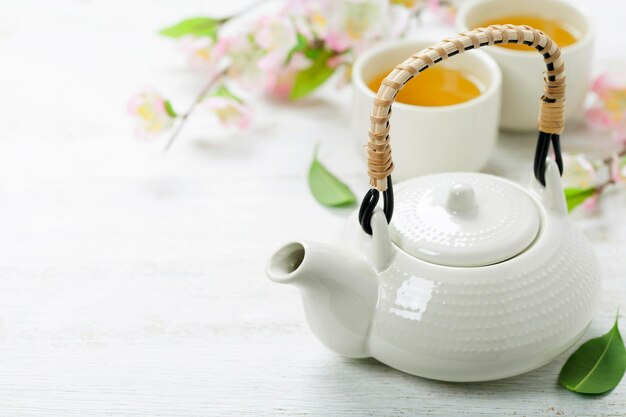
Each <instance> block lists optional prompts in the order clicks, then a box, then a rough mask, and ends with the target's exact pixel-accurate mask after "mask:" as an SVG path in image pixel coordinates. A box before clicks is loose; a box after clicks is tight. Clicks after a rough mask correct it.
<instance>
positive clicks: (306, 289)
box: [267, 241, 378, 358]
mask: <svg viewBox="0 0 626 417" xmlns="http://www.w3.org/2000/svg"><path fill="white" fill-rule="evenodd" d="M267 275H268V277H269V278H270V279H271V280H272V281H274V282H277V283H281V284H293V285H294V286H296V287H297V288H298V289H299V290H300V292H301V294H302V300H303V303H304V310H305V314H306V318H307V321H308V323H309V326H310V327H311V330H313V333H315V335H316V336H317V338H318V339H319V340H320V341H321V342H322V343H323V344H324V345H326V347H328V348H329V349H331V350H333V351H335V352H337V353H339V354H341V355H344V356H348V357H352V358H364V357H368V356H369V352H368V346H367V345H368V343H367V339H368V336H369V329H370V323H371V320H372V318H373V314H374V311H375V307H376V300H377V297H378V283H377V277H376V273H375V272H374V270H373V269H372V267H370V266H369V264H368V263H367V261H366V260H365V258H364V257H363V256H360V255H359V254H357V253H356V252H352V251H348V250H345V249H343V248H340V247H335V246H331V245H325V244H322V243H316V242H306V241H302V242H292V243H288V244H286V245H284V246H283V247H281V248H280V249H278V250H277V251H276V252H275V253H274V255H273V256H272V257H271V259H270V262H269V264H268V267H267Z"/></svg>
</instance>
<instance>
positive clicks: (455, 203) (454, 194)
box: [446, 184, 476, 213]
mask: <svg viewBox="0 0 626 417" xmlns="http://www.w3.org/2000/svg"><path fill="white" fill-rule="evenodd" d="M446 208H447V209H448V211H449V212H453V213H459V212H467V211H471V210H474V209H475V208H476V195H475V194H474V189H473V188H472V186H471V185H469V184H454V185H453V186H452V187H450V189H449V190H448V199H447V200H446Z"/></svg>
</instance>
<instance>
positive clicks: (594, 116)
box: [585, 106, 615, 130]
mask: <svg viewBox="0 0 626 417" xmlns="http://www.w3.org/2000/svg"><path fill="white" fill-rule="evenodd" d="M585 120H586V121H587V124H588V125H589V127H591V128H592V129H595V130H609V129H611V128H612V127H613V126H614V125H615V120H614V118H613V115H612V114H611V113H609V112H608V111H607V110H605V109H604V108H603V107H599V106H597V107H590V108H588V109H587V110H586V111H585Z"/></svg>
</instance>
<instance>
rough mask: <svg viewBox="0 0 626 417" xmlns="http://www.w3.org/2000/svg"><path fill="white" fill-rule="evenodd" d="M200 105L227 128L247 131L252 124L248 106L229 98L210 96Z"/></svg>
mask: <svg viewBox="0 0 626 417" xmlns="http://www.w3.org/2000/svg"><path fill="white" fill-rule="evenodd" d="M202 105H203V106H204V107H205V108H207V109H209V110H211V111H212V112H213V113H215V115H216V116H217V118H218V119H219V121H220V122H221V123H222V124H223V125H224V126H227V127H236V128H238V129H242V130H243V129H247V128H248V127H250V125H251V124H252V112H251V110H250V108H248V106H246V105H244V104H243V103H241V102H240V101H238V100H236V99H235V98H233V97H230V96H210V97H207V98H206V99H204V100H203V101H202Z"/></svg>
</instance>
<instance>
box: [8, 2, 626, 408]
mask: <svg viewBox="0 0 626 417" xmlns="http://www.w3.org/2000/svg"><path fill="white" fill-rule="evenodd" d="M224 3H225V2H216V1H212V0H206V1H184V2H176V3H174V2H167V1H163V0H161V1H156V2H149V1H147V0H141V1H136V2H128V1H127V2H122V1H113V2H106V1H89V2H84V1H78V0H62V1H59V2H54V4H52V2H50V4H48V2H43V1H41V2H35V1H31V0H29V1H24V2H7V1H5V2H3V4H2V5H3V7H2V13H0V56H1V57H2V60H1V62H2V65H1V66H0V74H1V75H2V76H1V77H0V92H1V93H2V94H1V96H0V97H1V98H2V99H1V100H0V114H2V116H1V117H0V415H2V416H10V417H13V416H16V417H17V416H81V417H82V416H152V417H155V416H248V415H250V416H266V415H267V416H269V415H278V416H280V415H294V416H300V415H301V416H305V415H306V416H344V415H345V416H370V415H371V416H399V415H438V416H454V415H468V416H534V415H545V416H560V415H567V416H599V415H603V416H624V415H626V384H622V385H621V386H620V387H618V388H617V389H616V390H615V391H614V392H612V393H610V394H608V395H605V396H600V397H595V398H588V397H582V396H579V395H576V394H573V393H570V392H568V391H565V390H563V389H562V388H560V387H559V386H558V385H557V384H556V378H557V375H558V372H559V370H560V367H561V366H562V364H563V362H564V360H565V357H566V356H564V357H561V358H559V359H558V360H556V361H555V362H553V363H551V364H549V365H547V366H545V367H543V368H541V369H539V370H536V371H534V372H531V373H529V374H526V375H522V376H519V377H516V378H510V379H507V380H503V381H496V382H489V383H481V384H448V383H442V382H435V381H428V380H424V379H420V378H416V377H412V376H409V375H405V374H403V373H400V372H397V371H394V370H392V369H390V368H387V367H386V366H384V365H381V364H379V363H377V362H376V361H375V360H371V359H368V360H350V359H345V358H341V357H339V356H337V355H335V354H333V353H331V352H329V351H327V350H326V349H325V348H324V347H323V346H321V345H320V344H319V343H318V342H317V341H316V340H315V339H314V337H313V336H312V335H311V333H310V332H309V330H308V328H307V327H306V324H305V321H304V316H303V312H302V308H301V304H300V300H299V297H298V296H297V293H296V291H295V290H293V289H291V288H287V287H283V286H278V285H274V284H272V283H270V282H269V281H268V280H267V279H266V278H265V276H264V267H265V262H266V259H267V256H268V255H269V254H270V253H271V251H272V249H273V248H275V247H276V246H277V245H279V244H280V243H281V242H283V241H286V240H288V239H292V238H297V237H304V238H308V239H317V240H329V239H330V238H331V237H332V235H333V233H335V231H336V230H337V228H339V227H340V226H341V225H342V224H343V223H344V221H345V219H346V218H347V216H348V214H349V210H328V209H325V208H323V207H320V206H319V205H318V204H316V203H315V202H314V201H313V199H312V198H311V196H310V194H309V191H308V189H307V186H306V173H307V169H308V164H309V163H310V160H311V156H312V151H313V147H314V146H315V144H316V143H317V142H319V143H320V144H321V152H320V157H321V158H322V159H323V161H324V162H325V164H326V165H327V166H328V167H330V168H331V169H332V170H333V171H334V172H335V173H337V174H338V175H339V176H340V177H341V178H344V179H345V180H346V181H347V182H348V183H349V184H350V186H351V187H352V188H353V189H354V190H355V191H356V192H357V194H358V195H359V196H360V195H361V194H362V193H363V192H364V191H365V190H366V188H367V181H366V179H365V174H364V164H363V161H362V160H361V159H360V156H359V155H358V152H357V151H355V149H356V147H355V145H354V144H353V143H352V142H351V139H350V138H349V120H350V93H349V90H344V91H341V92H339V93H337V92H335V91H334V90H333V89H332V88H330V89H328V90H327V91H325V92H321V93H320V94H319V95H317V96H315V97H314V98H312V99H310V100H308V101H306V102H302V103H297V104H293V105H289V106H283V105H281V104H278V103H272V102H267V101H262V100H260V99H257V100H258V102H257V103H256V104H255V107H256V108H257V122H256V124H255V127H254V128H253V129H252V130H250V131H249V132H246V133H243V134H239V133H230V132H218V134H217V135H215V136H212V135H210V134H208V133H207V132H208V131H209V129H211V126H212V124H211V123H210V122H208V121H205V120H202V119H204V118H202V117H200V118H196V119H193V120H192V121H191V123H190V125H189V126H188V129H186V130H185V131H184V133H183V135H182V136H181V137H180V140H179V142H178V143H176V144H175V146H174V147H173V148H172V150H171V152H169V153H168V154H166V155H164V154H162V153H161V152H160V151H159V149H160V146H161V145H162V143H160V142H154V141H151V140H144V141H142V140H137V139H135V138H134V137H133V135H132V126H131V124H130V120H129V117H128V116H127V115H126V114H125V109H124V107H125V103H126V101H127V100H128V98H129V97H130V96H131V95H132V94H133V93H134V92H135V91H136V90H137V89H139V88H141V87H143V86H150V85H158V86H159V87H160V89H161V91H162V92H163V93H164V94H166V95H168V96H170V97H171V98H172V99H173V101H174V103H181V102H182V103H183V104H184V103H185V101H188V100H190V98H191V97H192V96H193V94H194V91H195V90H196V89H197V88H198V87H199V86H200V85H201V83H202V82H203V79H202V75H201V74H196V75H190V74H189V73H188V72H187V71H186V70H185V69H184V63H183V60H182V58H181V56H180V55H179V54H177V51H176V47H175V46H174V45H173V44H171V43H169V42H168V41H166V40H163V39H160V38H158V37H156V36H155V35H154V32H155V30H157V29H158V28H159V27H161V26H162V25H164V24H167V23H171V22H173V21H176V19H178V18H182V17H186V16H190V15H193V14H207V13H208V14H210V13H217V12H220V11H222V12H224V13H227V12H228V11H229V10H231V9H233V10H234V9H236V8H238V7H239V6H241V5H245V4H246V2H243V1H239V2H229V4H224ZM231 3H232V4H231ZM597 3H598V4H603V5H604V6H606V5H608V4H611V2H609V1H608V0H604V1H598V2H597ZM620 7H622V8H623V6H620ZM598 14H599V17H598V19H602V20H600V21H601V22H603V23H604V27H603V30H604V31H605V32H604V33H603V34H601V41H603V42H601V43H602V47H601V49H600V51H599V52H600V56H601V58H602V59H603V60H604V62H609V63H610V62H612V61H613V57H612V56H611V55H609V54H608V52H606V51H609V50H610V49H611V48H613V50H622V51H623V50H625V49H624V46H626V45H624V42H625V41H624V37H613V36H609V34H607V33H608V31H609V30H611V25H613V26H612V27H613V28H614V29H613V30H615V31H619V30H621V29H619V26H617V25H616V24H617V23H620V24H621V23H622V22H620V21H619V19H618V18H617V17H616V15H619V13H612V12H610V11H609V10H607V9H603V8H598ZM622 16H623V13H622ZM428 33H436V30H434V29H431V32H428ZM615 48H618V49H615ZM619 48H621V49H619ZM565 138H566V139H564V146H565V147H566V148H567V149H590V148H597V149H601V150H602V151H606V150H608V149H610V146H611V145H610V143H609V142H607V141H603V140H602V139H590V138H589V137H588V135H587V133H585V132H584V131H583V130H581V128H580V127H577V126H573V127H572V128H570V129H569V130H568V135H566V136H565ZM590 140H595V142H590ZM533 142H534V138H533V135H525V134H503V136H502V139H501V142H500V145H499V148H498V151H497V152H496V154H495V155H494V157H493V158H492V160H491V162H490V164H489V166H488V167H487V169H486V170H487V171H489V172H493V173H497V174H499V175H504V176H506V177H509V178H513V179H515V180H519V181H525V180H527V179H528V177H529V176H530V169H531V168H530V166H531V165H530V164H531V157H532V152H533V146H534V143H533ZM625 207H626V192H624V191H622V192H613V193H611V194H610V195H608V196H607V198H606V199H604V200H603V205H602V214H601V215H589V214H585V213H576V214H575V215H574V216H573V217H574V219H575V221H576V224H577V226H578V227H579V228H581V229H582V230H583V231H584V232H585V233H586V234H587V236H588V237H589V239H590V240H591V241H592V242H593V245H594V248H595V249H596V251H597V253H598V257H599V258H600V260H601V264H602V272H603V275H604V277H605V284H604V289H603V303H602V307H601V309H600V311H599V313H598V315H597V318H596V320H594V322H593V324H592V326H591V328H590V329H589V331H588V333H587V334H586V335H585V339H588V338H589V337H593V336H596V335H599V334H601V333H604V332H605V331H606V330H608V329H609V328H610V325H611V323H612V321H613V319H614V315H615V312H616V310H617V308H618V306H619V305H620V303H621V305H622V311H624V310H625V307H626V306H625V305H624V300H625V298H626V281H625V275H626V258H625V256H624V255H625V254H626V221H624V212H625ZM622 315H623V313H622ZM622 330H623V331H626V328H625V327H624V325H622Z"/></svg>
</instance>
